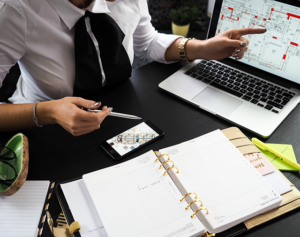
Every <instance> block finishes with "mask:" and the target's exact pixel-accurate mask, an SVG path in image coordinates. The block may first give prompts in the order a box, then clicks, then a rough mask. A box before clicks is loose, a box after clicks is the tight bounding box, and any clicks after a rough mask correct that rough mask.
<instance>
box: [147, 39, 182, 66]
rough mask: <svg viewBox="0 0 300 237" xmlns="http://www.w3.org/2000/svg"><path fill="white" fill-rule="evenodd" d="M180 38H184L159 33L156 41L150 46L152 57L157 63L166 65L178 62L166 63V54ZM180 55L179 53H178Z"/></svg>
mask: <svg viewBox="0 0 300 237" xmlns="http://www.w3.org/2000/svg"><path fill="white" fill-rule="evenodd" d="M178 38H182V36H180V35H167V34H163V33H159V34H157V36H156V39H154V40H153V42H152V44H151V46H150V57H151V58H153V59H154V60H155V61H157V62H160V63H165V64H170V63H175V62H178V61H179V60H178V61H166V59H165V53H166V51H167V49H168V48H169V47H170V46H171V44H173V43H174V41H175V40H177V39H178ZM178 53H179V52H178Z"/></svg>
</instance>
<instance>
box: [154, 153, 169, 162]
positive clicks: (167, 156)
mask: <svg viewBox="0 0 300 237" xmlns="http://www.w3.org/2000/svg"><path fill="white" fill-rule="evenodd" d="M162 156H167V157H169V158H168V160H171V158H170V156H169V155H168V154H162V155H160V156H159V157H157V159H156V160H155V161H154V162H157V161H158V159H159V158H160V157H162Z"/></svg>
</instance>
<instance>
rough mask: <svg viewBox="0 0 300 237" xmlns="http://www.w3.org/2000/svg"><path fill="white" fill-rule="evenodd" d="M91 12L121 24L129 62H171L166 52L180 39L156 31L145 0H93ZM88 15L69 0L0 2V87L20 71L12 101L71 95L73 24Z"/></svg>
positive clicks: (10, 99)
mask: <svg viewBox="0 0 300 237" xmlns="http://www.w3.org/2000/svg"><path fill="white" fill-rule="evenodd" d="M87 10H89V11H91V12H94V13H107V14H108V15H109V16H111V17H112V18H113V19H114V20H115V21H116V22H117V24H118V25H119V27H120V28H121V29H122V31H123V32H124V34H125V38H124V41H123V45H124V48H125V49H126V51H127V53H128V56H129V58H130V61H131V63H132V62H133V58H134V53H135V54H136V55H137V56H139V57H141V58H142V59H145V60H147V61H149V62H150V61H153V60H155V61H158V62H162V63H167V62H166V60H165V57H164V55H165V52H166V50H167V48H168V47H169V46H170V45H171V44H172V43H173V42H174V41H175V40H176V39H177V38H178V37H179V36H175V35H165V34H159V33H157V31H155V30H154V28H153V26H152V24H151V22H150V20H151V17H150V15H149V12H148V6H147V1H146V0H116V1H115V2H107V1H105V0H95V1H94V2H93V3H91V5H90V6H89V7H88V8H87ZM84 13H85V10H82V9H79V8H77V7H75V6H74V5H73V4H72V3H70V2H69V0H0V87H1V86H2V82H3V80H4V78H5V76H6V74H7V73H8V72H9V69H10V68H11V67H12V66H13V65H14V64H15V63H16V62H18V64H19V66H20V69H21V76H20V78H19V81H18V83H17V89H16V91H15V92H14V94H13V95H12V97H11V98H9V101H10V102H11V103H14V104H23V103H33V102H38V101H46V100H53V99H60V98H63V97H66V96H72V95H73V86H74V80H75V57H74V30H75V29H74V28H75V27H74V26H75V24H76V22H77V21H78V20H79V18H81V17H82V16H83V15H84ZM0 104H1V102H0Z"/></svg>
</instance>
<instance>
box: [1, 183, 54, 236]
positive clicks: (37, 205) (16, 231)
mask: <svg viewBox="0 0 300 237" xmlns="http://www.w3.org/2000/svg"><path fill="white" fill-rule="evenodd" d="M48 189H49V181H25V183H24V185H23V186H22V188H21V189H20V190H19V191H18V192H17V193H15V194H14V195H13V196H3V195H0V236H5V237H29V236H30V237H31V236H37V230H38V224H39V220H40V218H41V214H42V210H43V207H44V203H45V200H46V196H47V192H48Z"/></svg>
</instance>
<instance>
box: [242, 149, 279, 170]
mask: <svg viewBox="0 0 300 237" xmlns="http://www.w3.org/2000/svg"><path fill="white" fill-rule="evenodd" d="M245 157H246V158H247V159H248V160H249V161H250V163H251V164H252V165H253V166H254V167H255V168H256V169H257V170H258V171H259V173H260V174H261V175H265V174H269V173H271V172H273V171H274V170H275V169H274V167H273V166H272V165H271V164H270V163H269V162H268V161H267V160H266V159H265V158H264V157H262V156H261V154H260V153H253V154H248V155H245Z"/></svg>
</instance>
